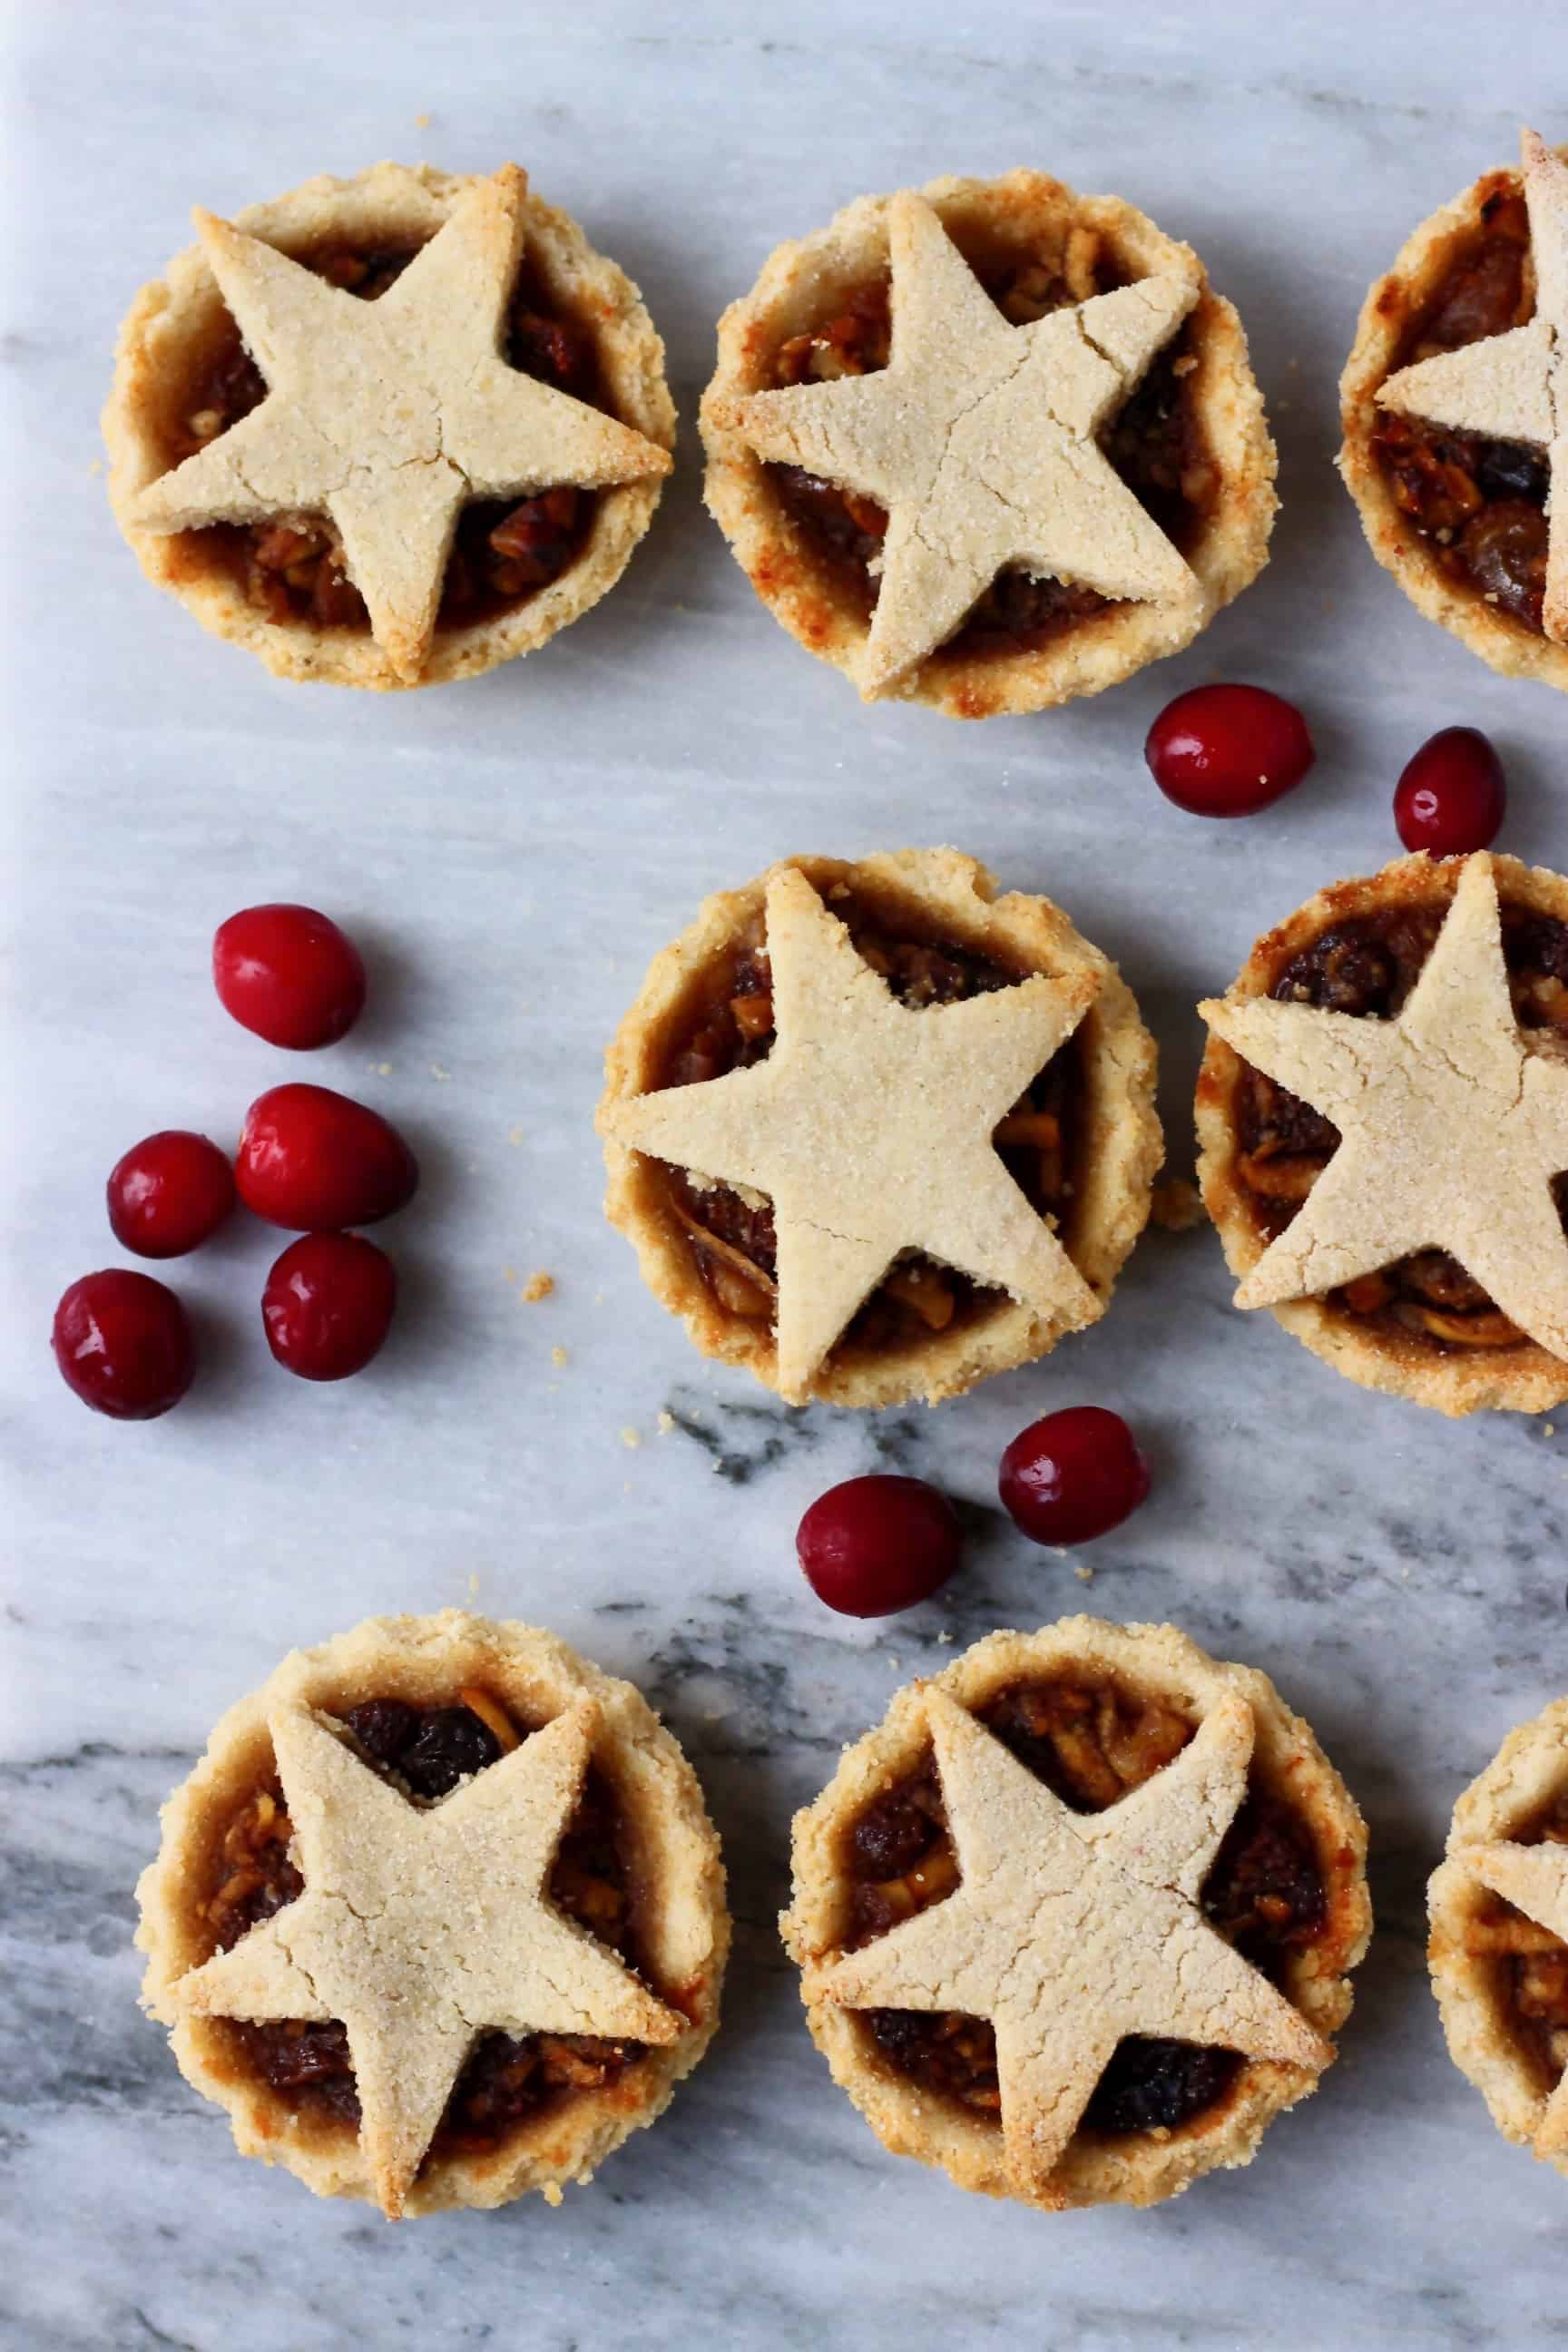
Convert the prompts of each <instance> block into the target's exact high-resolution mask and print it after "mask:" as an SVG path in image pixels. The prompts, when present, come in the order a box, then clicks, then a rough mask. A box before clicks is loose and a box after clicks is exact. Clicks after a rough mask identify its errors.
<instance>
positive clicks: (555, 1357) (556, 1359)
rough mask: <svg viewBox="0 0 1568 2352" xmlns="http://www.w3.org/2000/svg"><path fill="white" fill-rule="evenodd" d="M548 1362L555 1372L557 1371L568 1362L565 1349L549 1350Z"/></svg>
mask: <svg viewBox="0 0 1568 2352" xmlns="http://www.w3.org/2000/svg"><path fill="white" fill-rule="evenodd" d="M550 1360H551V1362H552V1364H553V1365H554V1366H555V1367H556V1369H557V1370H560V1368H561V1366H562V1365H563V1364H564V1363H566V1362H567V1361H568V1357H567V1354H566V1350H565V1349H564V1348H552V1349H551V1350H550Z"/></svg>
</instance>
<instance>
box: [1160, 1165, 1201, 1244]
mask: <svg viewBox="0 0 1568 2352" xmlns="http://www.w3.org/2000/svg"><path fill="white" fill-rule="evenodd" d="M1207 1215H1208V1211H1207V1210H1206V1209H1205V1207H1204V1202H1203V1195H1202V1193H1201V1192H1199V1191H1198V1188H1197V1186H1196V1185H1195V1184H1189V1183H1188V1182H1187V1181H1186V1179H1185V1178H1184V1177H1176V1178H1173V1180H1172V1181H1171V1182H1170V1183H1168V1184H1156V1185H1155V1187H1154V1191H1153V1194H1152V1198H1151V1200H1150V1202H1149V1222H1150V1223H1151V1224H1153V1225H1159V1226H1160V1227H1161V1228H1162V1230H1163V1232H1165V1233H1167V1234H1190V1233H1191V1232H1192V1230H1193V1228H1194V1225H1201V1224H1202V1223H1204V1221H1205V1218H1206V1216H1207Z"/></svg>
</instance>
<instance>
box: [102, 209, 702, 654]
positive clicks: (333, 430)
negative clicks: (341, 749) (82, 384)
mask: <svg viewBox="0 0 1568 2352" xmlns="http://www.w3.org/2000/svg"><path fill="white" fill-rule="evenodd" d="M195 223H196V229H197V234H198V236H199V237H200V240H201V241H200V243H199V244H198V245H195V246H193V247H190V248H189V250H188V251H186V252H184V253H182V254H180V255H178V256H177V257H176V258H175V259H174V261H172V262H171V263H170V265H169V268H168V271H167V274H166V276H165V277H164V278H163V280H161V281H160V282H158V283H155V284H153V285H151V286H147V287H144V288H143V289H142V292H141V293H140V294H139V295H138V296H137V299H136V300H135V302H134V304H133V305H132V310H131V312H130V315H129V317H128V318H127V319H126V321H125V324H124V326H123V328H122V329H121V337H120V351H119V362H118V366H117V369H116V373H115V379H114V388H113V391H112V393H111V394H110V402H109V405H108V407H107V409H106V410H105V412H104V419H103V426H104V437H105V439H106V441H107V443H108V446H109V453H110V498H111V499H112V502H113V506H114V511H115V514H116V516H117V517H118V519H119V521H120V526H121V530H123V531H124V533H125V536H126V538H127V539H128V540H129V541H130V542H131V545H132V548H133V549H134V551H135V552H136V554H137V556H138V558H139V559H140V562H141V564H142V570H143V571H144V572H146V574H147V576H148V578H149V579H150V580H153V581H154V582H155V583H157V584H158V585H159V586H160V587H163V588H169V589H172V590H173V591H174V594H175V595H177V596H178V597H179V598H180V599H181V601H182V603H184V604H185V605H186V606H187V607H188V608H189V609H190V611H191V612H193V613H194V614H195V616H196V618H197V619H198V620H199V621H200V622H202V624H203V625H204V626H205V627H207V628H209V629H212V630H214V631H216V634H217V635H219V636H223V637H229V638H232V639H234V640H235V641H236V642H237V643H238V644H240V645H244V646H249V648H250V649H251V651H252V652H253V653H256V654H258V655H259V656H260V658H261V659H262V660H263V661H264V662H265V663H266V664H267V667H268V668H269V669H271V670H274V671H276V672H277V673H278V674H279V676H281V677H295V678H326V679H330V680H332V681H333V682H335V683H337V684H339V685H344V686H361V687H376V688H383V687H409V686H430V685H436V684H439V683H441V682H442V681H444V680H447V679H449V678H457V677H471V676H473V675H474V674H475V673H477V672H478V671H480V670H486V669H490V668H493V667H494V666H495V664H496V663H498V662H501V661H507V660H510V657H511V656H513V655H514V654H521V653H526V652H527V651H528V650H529V649H530V648H531V646H540V645H542V644H543V643H544V641H545V639H546V638H547V637H550V636H552V635H554V633H555V631H556V630H557V629H559V628H562V627H563V626H564V625H565V624H566V623H567V622H568V621H574V620H575V619H576V618H577V616H578V614H581V613H584V612H586V611H587V609H588V607H589V606H590V605H591V604H596V603H597V601H598V599H599V598H600V597H601V596H602V595H604V593H605V591H606V590H607V589H609V588H611V587H613V586H614V584H615V583H616V581H617V580H618V579H619V577H620V575H621V573H622V572H623V571H624V570H625V568H626V562H627V560H628V558H629V556H630V554H631V551H632V550H633V548H634V547H635V546H636V544H637V541H638V540H639V539H640V538H641V537H642V535H643V532H644V531H645V530H647V525H648V521H649V519H650V518H651V516H652V514H653V510H654V508H655V507H656V506H657V504H658V495H659V488H660V485H661V482H662V480H663V478H664V476H665V475H666V474H667V473H668V471H669V465H670V459H669V451H670V449H671V447H672V446H673V445H674V439H675V411H674V408H673V406H672V404H671V402H670V397H669V393H668V388H667V386H666V383H665V377H664V346H663V344H662V343H661V342H660V341H659V339H658V335H657V334H656V333H655V331H654V328H653V323H652V321H651V320H650V319H649V318H648V315H647V311H646V310H644V308H643V305H642V300H641V298H640V297H639V295H638V293H637V288H636V287H635V286H633V285H632V283H631V282H630V280H629V279H628V278H626V276H625V275H624V274H623V272H622V271H621V270H619V269H618V268H616V265H615V263H614V262H613V261H607V260H606V259H605V257H604V256H603V255H602V254H598V253H595V251H594V249H593V247H591V246H590V245H589V244H588V242H587V240H586V239H585V238H584V235H583V232H582V230H581V229H580V228H579V227H578V226H577V224H576V223H575V221H573V220H571V219H569V218H568V217H567V215H565V214H564V213H560V212H556V211H554V210H552V207H551V206H550V205H546V204H542V202H541V201H540V199H539V198H538V197H537V196H535V195H531V194H530V193H529V190H528V183H527V179H526V176H525V174H524V173H521V171H519V169H518V168H517V166H516V165H515V164H510V163H509V164H507V165H505V166H504V167H503V168H502V169H501V170H500V171H499V172H498V173H496V174H495V176H494V177H493V178H492V179H484V178H468V177H463V176H461V175H453V174H451V173H445V172H436V171H432V170H430V169H429V168H428V167H427V166H421V167H420V168H419V169H418V170H416V171H410V170H406V169H405V167H404V166H403V165H401V164H397V163H378V164H377V165H376V166H375V168H374V170H373V171H369V172H363V173H361V174H360V175H359V177H358V178H357V179H353V180H333V179H328V178H322V179H318V180H308V181H307V182H306V183H305V184H304V185H303V186H302V187H299V188H295V189H293V190H292V191H291V192H290V193H289V194H288V195H284V196H279V197H278V198H277V199H276V201H275V202H273V203H270V204H263V205H251V206H250V207H249V209H248V210H247V211H245V212H242V213H240V214H239V215H237V218H236V220H235V221H233V222H232V223H231V222H227V221H221V220H217V219H215V218H214V216H213V215H211V214H210V213H204V212H200V211H198V212H197V213H196V215H195Z"/></svg>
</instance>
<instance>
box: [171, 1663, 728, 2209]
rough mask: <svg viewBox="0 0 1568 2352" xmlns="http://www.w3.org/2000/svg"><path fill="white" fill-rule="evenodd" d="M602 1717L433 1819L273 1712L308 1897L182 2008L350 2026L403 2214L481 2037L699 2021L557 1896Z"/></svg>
mask: <svg viewBox="0 0 1568 2352" xmlns="http://www.w3.org/2000/svg"><path fill="white" fill-rule="evenodd" d="M596 1721H597V1710H596V1706H595V1702H594V1701H593V1700H592V1699H586V1698H585V1699H584V1700H582V1701H580V1702H578V1703H577V1704H576V1705H575V1706H573V1707H571V1708H569V1709H568V1710H567V1711H566V1712H565V1713H564V1714H563V1715H560V1716H557V1717H554V1718H553V1720H552V1721H551V1722H550V1723H548V1724H546V1725H545V1726H544V1727H543V1728H542V1730H539V1731H536V1732H534V1733H533V1734H532V1735H531V1737H530V1738H526V1739H524V1740H523V1741H522V1742H521V1744H520V1745H519V1746H518V1747H517V1748H514V1749H513V1750H512V1752H511V1753H510V1755H508V1756H505V1757H503V1758H502V1759H500V1762H499V1763H496V1764H493V1765H490V1766H489V1768H488V1769H486V1770H484V1771H482V1772H479V1773H476V1774H475V1775H474V1776H473V1777H472V1778H471V1779H470V1780H467V1781H465V1782H463V1783H462V1784H461V1785H460V1786H459V1787H458V1789H456V1790H453V1792H452V1794H451V1795H450V1796H448V1797H447V1798H445V1799H444V1800H442V1801H440V1802H439V1803H438V1804H436V1805H432V1806H430V1807H428V1808H420V1807H416V1806H415V1805H413V1804H411V1803H409V1802H408V1801H406V1800H405V1798H403V1797H402V1796H401V1795H399V1793H398V1791H397V1790H395V1789H394V1788H393V1787H391V1786H390V1785H389V1784H388V1783H387V1782H386V1781H384V1780H382V1779H381V1778H380V1777H379V1776H378V1775H377V1774H376V1773H374V1772H373V1771H372V1770H371V1769H370V1768H369V1767H368V1766H367V1765H365V1764H363V1763H362V1762H361V1760H360V1759H359V1758H358V1756H357V1755H355V1754H354V1752H353V1749H352V1748H350V1747H349V1746H348V1745H347V1744H346V1742H344V1741H343V1740H342V1739H340V1738H338V1737H337V1736H336V1734H335V1733H334V1732H332V1731H331V1730H329V1729H328V1727H327V1726H326V1724H325V1722H324V1721H323V1720H322V1719H321V1717H319V1716H318V1715H316V1714H315V1713H313V1712H312V1710H311V1709H310V1708H309V1707H306V1706H289V1707H285V1708H282V1709H280V1710H279V1712H278V1714H277V1715H275V1716H274V1717H272V1718H271V1720H270V1723H269V1726H268V1728H269V1731H270V1733H271V1737H272V1742H273V1750H274V1755H275V1757H276V1760H277V1768H278V1774H279V1780H280V1781H281V1783H282V1788H283V1795H284V1801H285V1804H286V1805H287V1807H288V1810H289V1820H290V1822H291V1823H292V1825H293V1829H294V1836H295V1848H296V1852H297V1853H298V1856H299V1862H300V1874H301V1876H302V1877H303V1879H304V1882H305V1884H304V1890H303V1892H302V1893H301V1894H300V1895H298V1896H297V1897H296V1898H295V1900H294V1901H293V1902H292V1903H290V1904H288V1905H286V1906H285V1907H284V1908H283V1909H282V1910H280V1911H278V1912H275V1913H274V1914H273V1916H271V1918H269V1919H268V1920H265V1921H264V1922H262V1923H261V1924H260V1925H259V1926H258V1927H253V1928H252V1929H251V1930H250V1931H249V1933H248V1934H247V1935H246V1936H244V1937H241V1939H240V1941H239V1942H238V1943H237V1944H235V1945H233V1946H232V1947H231V1948H229V1949H228V1950H227V1951H225V1952H219V1953H217V1954H216V1956H215V1957H214V1958H211V1959H209V1960H207V1961H206V1962H205V1963H204V1964H203V1965H202V1966H201V1967H200V1968H197V1969H192V1970H191V1971H189V1973H188V1974H186V1975H185V1976H184V1977H183V1978H181V1979H179V1981H178V1982H177V1983H176V1984H175V1985H174V1988H173V1992H172V1998H173V2000H174V2003H175V2006H176V2007H177V2009H178V2010H179V2011H181V2012H183V2013H184V2014H185V2015H187V2016H203V2017H235V2018H241V2019H247V2020H252V2021H269V2020H270V2021H275V2020H282V2019H289V2018H306V2019H310V2020H317V2021H321V2020H326V2019H331V2018H336V2019H340V2020H341V2021H342V2023H343V2025H344V2027H345V2028H346V2030H347V2033H348V2041H349V2051H350V2056H351V2058H352V2061H353V2070H354V2076H355V2082H356V2086H357V2089H358V2093H359V2098H360V2108H361V2123H360V2139H361V2146H362V2147H363V2152H364V2157H365V2161H366V2164H367V2167H368V2168H369V2170H370V2174H371V2179H372V2182H373V2184H374V2189H375V2192H376V2195H377V2197H378V2199H379V2200H380V2201H381V2204H382V2207H383V2210H384V2211H385V2212H386V2213H387V2214H388V2215H389V2216H390V2217H392V2218H394V2219H395V2218H396V2217H397V2216H398V2215H399V2214H400V2213H401V2212H402V2210H403V2209H404V2204H405V2199H406V2196H407V2192H408V2189H409V2187H410V2186H411V2184H412V2182H413V2180H414V2178H415V2175H416V2172H417V2171H418V2168H419V2165H420V2163H421V2161H422V2159H423V2158H424V2156H425V2153H426V2148H427V2147H429V2144H430V2141H431V2139H432V2137H434V2134H435V2132H436V2128H437V2125H438V2124H439V2122H440V2120H441V2116H442V2115H443V2113H444V2111H445V2109H446V2106H447V2100H448V2098H449V2097H450V2095H451V2091H452V2086H453V2084H454V2083H455V2082H456V2080H457V2078H458V2074H460V2072H461V2071H462V2068H463V2065H464V2064H465V2063H466V2061H467V2059H468V2054H469V2053H470V2051H471V2050H472V2048H473V2046H474V2043H475V2042H476V2040H477V2039H478V2037H479V2034H480V2033H482V2032H485V2031H487V2030H489V2029H492V2028H493V2029H495V2030H498V2031H502V2032H513V2033H527V2032H536V2031H538V2032H578V2033H590V2034H604V2035H611V2036H614V2035H622V2034H624V2035H626V2036H627V2037H629V2038H632V2039H636V2040H637V2041H641V2042H655V2043H668V2042H674V2041H676V2040H678V2039H679V2036H680V2034H681V2033H682V2032H684V2030H685V2028H684V2024H683V2021H681V2019H679V2017H678V2016H677V2015H676V2013H675V2012H674V2011H672V2010H670V2009H668V2008H667V2007H666V2005H665V2004H664V2003H663V2002H662V2001H658V2000H655V1998H654V1996H653V1995H652V1994H651V1993H649V1992H648V1991H647V1990H646V1988H645V1987H644V1986H643V1985H642V1984H641V1983H639V1982H638V1980H637V1979H636V1978H635V1977H634V1976H632V1974H631V1973H630V1971H629V1970H628V1969H626V1968H625V1967H624V1966H623V1964H622V1962H621V1961H620V1959H619V1958H617V1956H616V1954H614V1953H613V1952H612V1951H610V1949H609V1948H607V1947H606V1946H605V1945H602V1944H599V1943H597V1942H596V1941H595V1939H594V1937H591V1936H589V1935H588V1934H587V1932H586V1930H585V1929H584V1928H582V1927H578V1926H576V1924H575V1923H574V1922H573V1921H571V1920H568V1919H567V1918H565V1917H564V1916H563V1915H562V1914H561V1913H559V1912H558V1911H556V1910H555V1908H554V1907H553V1906H552V1904H551V1903H550V1901H549V1899H548V1896H547V1895H546V1892H545V1885H546V1881H547V1878H548V1874H549V1871H550V1866H551V1864H552V1860H553V1857H554V1853H555V1849H556V1846H557V1845H558V1844H559V1843H560V1838H561V1833H562V1831H563V1828H564V1826H565V1823H566V1822H567V1821H568V1819H569V1818H570V1815H571V1812H572V1809H573V1807H574V1804H575V1802H576V1800H577V1797H578V1794H579V1793H580V1790H581V1788H582V1782H583V1775H584V1770H585V1769H586V1766H587V1762H588V1758H589V1754H590V1751H591V1748H592V1746H593V1739H594V1733H595V1724H596ZM476 1923H478V1924H477V1925H476ZM459 1926H460V1927H461V1928H462V1930H463V1932H464V1934H466V1935H467V1936H468V1937H469V1938H470V1940H469V1941H468V1942H465V1943H463V1944H462V1948H461V1949H459V1948H458V1927H459Z"/></svg>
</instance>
